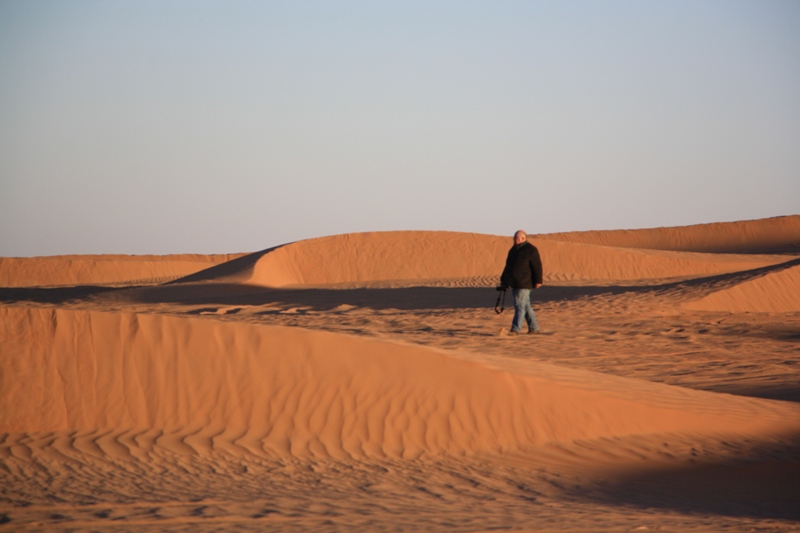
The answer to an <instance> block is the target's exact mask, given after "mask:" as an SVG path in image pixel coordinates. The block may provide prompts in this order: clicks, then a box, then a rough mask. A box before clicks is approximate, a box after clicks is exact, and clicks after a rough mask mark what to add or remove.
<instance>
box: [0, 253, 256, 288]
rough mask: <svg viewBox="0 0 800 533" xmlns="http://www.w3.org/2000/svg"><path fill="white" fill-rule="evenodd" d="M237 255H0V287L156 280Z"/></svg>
mask: <svg viewBox="0 0 800 533" xmlns="http://www.w3.org/2000/svg"><path fill="white" fill-rule="evenodd" d="M239 255H241V254H217V255H200V254H181V255H165V256H158V255H62V256H51V257H30V258H17V257H0V287H38V286H69V285H86V284H101V285H102V284H120V283H159V282H164V281H168V280H171V279H175V278H177V277H182V276H186V275H189V274H191V273H194V272H197V271H198V270H204V269H206V268H208V267H209V265H214V264H219V263H224V262H226V261H230V260H231V259H235V258H236V257H238V256H239Z"/></svg>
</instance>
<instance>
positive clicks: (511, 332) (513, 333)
mask: <svg viewBox="0 0 800 533" xmlns="http://www.w3.org/2000/svg"><path fill="white" fill-rule="evenodd" d="M508 335H509V336H510V337H515V336H517V335H519V331H514V330H513V329H512V330H511V331H509V332H508Z"/></svg>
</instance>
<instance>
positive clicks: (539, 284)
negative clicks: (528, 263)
mask: <svg viewBox="0 0 800 533" xmlns="http://www.w3.org/2000/svg"><path fill="white" fill-rule="evenodd" d="M541 286H542V284H541V283H537V284H536V285H534V288H536V289H538V288H539V287H541Z"/></svg>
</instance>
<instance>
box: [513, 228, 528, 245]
mask: <svg viewBox="0 0 800 533" xmlns="http://www.w3.org/2000/svg"><path fill="white" fill-rule="evenodd" d="M527 240H528V235H527V234H526V233H525V232H524V231H522V230H519V231H518V232H516V233H515V234H514V244H515V245H516V246H519V245H520V244H522V243H523V242H525V241H527Z"/></svg>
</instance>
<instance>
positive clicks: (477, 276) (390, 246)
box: [179, 231, 787, 287]
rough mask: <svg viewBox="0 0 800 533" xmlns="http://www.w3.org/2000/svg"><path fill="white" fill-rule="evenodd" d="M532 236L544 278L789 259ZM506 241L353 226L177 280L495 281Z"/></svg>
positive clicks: (678, 272)
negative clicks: (342, 232) (361, 230)
mask: <svg viewBox="0 0 800 533" xmlns="http://www.w3.org/2000/svg"><path fill="white" fill-rule="evenodd" d="M531 242H532V243H533V244H535V245H536V246H537V247H538V248H539V251H540V252H541V256H542V261H543V264H544V270H545V281H548V282H551V281H594V280H640V279H662V278H673V277H687V276H703V275H713V274H720V273H727V272H736V271H740V270H747V269H752V268H758V267H762V266H767V265H772V264H776V263H780V262H784V261H786V260H787V258H786V257H784V256H758V255H726V254H693V253H687V252H668V251H659V250H634V249H624V248H612V247H607V246H597V245H590V244H581V243H569V242H558V241H552V240H540V239H532V240H531ZM511 244H512V241H511V238H510V237H498V236H493V235H480V234H475V233H456V232H436V231H396V232H375V233H351V234H345V235H334V236H329V237H321V238H317V239H309V240H305V241H299V242H295V243H292V244H287V245H285V246H281V247H279V248H276V249H273V250H270V251H265V252H258V253H256V254H252V255H251V256H247V257H242V258H240V259H238V260H236V261H232V262H231V263H229V264H227V265H220V266H218V267H215V268H212V269H208V270H207V271H204V272H201V273H198V274H196V275H193V276H190V277H188V278H186V279H184V280H179V281H213V282H226V283H249V284H253V285H262V286H269V287H283V286H303V285H329V284H337V283H369V282H374V281H382V280H412V281H417V282H424V281H435V280H443V279H449V280H452V279H469V280H472V283H473V284H476V285H492V284H495V283H497V282H498V281H499V275H500V272H501V271H502V270H503V266H504V264H505V259H506V254H507V253H508V250H509V248H510V246H511Z"/></svg>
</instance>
